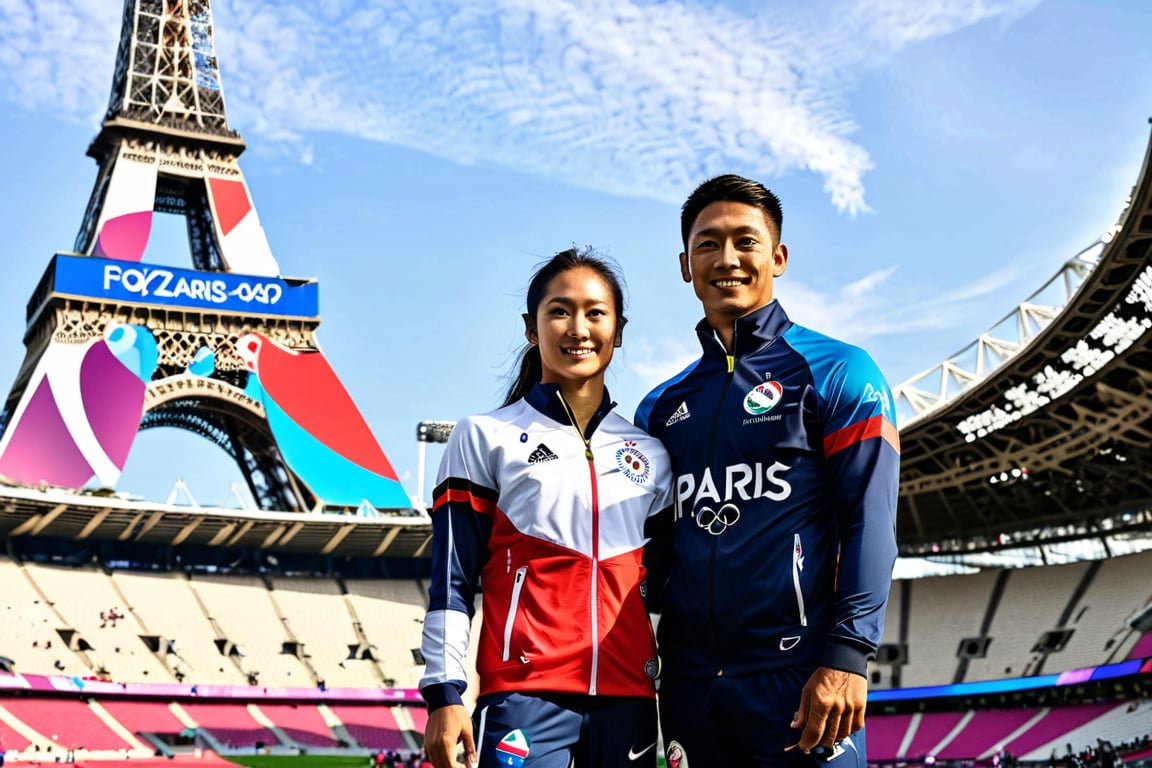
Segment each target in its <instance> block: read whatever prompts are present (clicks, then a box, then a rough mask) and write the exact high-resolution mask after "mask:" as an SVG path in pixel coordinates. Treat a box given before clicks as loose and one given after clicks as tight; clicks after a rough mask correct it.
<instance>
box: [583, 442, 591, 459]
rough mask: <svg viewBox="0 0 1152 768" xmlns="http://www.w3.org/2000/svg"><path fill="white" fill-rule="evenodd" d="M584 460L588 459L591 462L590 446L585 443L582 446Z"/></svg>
mask: <svg viewBox="0 0 1152 768" xmlns="http://www.w3.org/2000/svg"><path fill="white" fill-rule="evenodd" d="M584 458H586V459H588V461H592V446H590V445H588V444H587V443H585V445H584Z"/></svg>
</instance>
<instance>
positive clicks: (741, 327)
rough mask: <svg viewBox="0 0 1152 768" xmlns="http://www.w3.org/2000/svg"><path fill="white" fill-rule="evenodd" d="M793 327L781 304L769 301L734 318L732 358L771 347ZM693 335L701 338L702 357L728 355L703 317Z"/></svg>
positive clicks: (774, 300) (773, 300)
mask: <svg viewBox="0 0 1152 768" xmlns="http://www.w3.org/2000/svg"><path fill="white" fill-rule="evenodd" d="M791 327H792V321H791V320H789V319H788V314H787V313H786V312H785V311H784V307H782V306H780V302H778V301H777V300H776V299H772V301H770V302H768V303H767V304H765V305H764V306H762V307H760V308H759V309H757V310H753V311H752V312H749V313H748V314H747V315H744V316H743V317H740V318H737V319H736V329H735V333H734V334H733V336H732V355H733V357H741V356H742V355H746V354H748V353H750V352H755V351H756V350H758V349H760V348H761V347H764V346H766V345H768V344H771V343H772V342H773V341H775V340H776V339H777V338H779V337H780V336H782V335H783V334H784V332H785V331H787V330H788V329H789V328H791ZM696 335H697V336H698V337H699V338H700V346H702V347H703V348H704V355H705V356H711V355H719V356H721V357H724V356H727V354H728V353H727V352H726V351H725V350H724V345H723V344H721V343H720V337H719V336H717V335H716V331H715V330H713V328H712V326H711V325H709V324H708V319H707V318H705V319H703V320H701V321H700V322H699V323H697V324H696Z"/></svg>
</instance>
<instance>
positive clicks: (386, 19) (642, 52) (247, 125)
mask: <svg viewBox="0 0 1152 768" xmlns="http://www.w3.org/2000/svg"><path fill="white" fill-rule="evenodd" d="M1038 2H1039V0H843V2H841V3H839V4H831V5H823V6H821V7H820V8H811V7H810V6H809V5H808V4H802V3H795V4H791V5H789V6H788V7H787V9H784V8H782V7H781V6H775V5H773V6H769V7H764V8H760V9H758V10H757V11H756V12H755V13H754V14H753V13H750V12H749V11H748V10H747V9H746V8H745V9H744V10H736V9H733V8H729V7H726V6H725V5H723V4H721V3H705V2H651V1H650V0H486V1H485V2H479V0H387V2H385V0H368V2H363V1H361V0H357V1H355V2H354V1H353V0H299V1H298V2H295V3H288V2H283V3H275V4H270V3H259V4H258V3H249V2H241V0H219V1H218V2H217V3H216V4H215V6H214V13H215V16H216V26H217V34H216V41H217V49H218V52H219V54H220V59H221V61H222V66H223V80H224V85H225V94H226V97H227V99H228V104H229V110H230V114H231V117H232V122H233V123H234V124H235V126H236V127H239V128H241V129H242V130H243V131H244V132H245V133H246V134H248V135H252V134H258V135H260V136H261V137H262V138H264V139H271V140H275V141H280V142H284V144H285V146H288V147H292V148H294V149H296V150H298V151H299V152H300V156H301V158H302V159H304V160H307V157H308V151H307V145H308V142H309V136H310V135H311V134H313V133H314V132H317V131H332V132H339V133H344V134H350V135H355V136H358V137H363V138H366V139H370V140H376V141H383V142H390V143H395V144H400V145H404V146H408V147H412V148H416V149H419V150H422V151H425V152H428V153H431V154H434V155H437V156H440V157H444V158H447V159H449V160H452V161H456V162H462V163H476V162H483V163H485V164H489V165H497V166H503V167H507V168H511V169H515V170H518V171H521V172H526V173H532V174H537V175H542V176H547V177H550V178H555V179H559V180H563V181H566V182H568V183H571V184H573V185H578V186H584V187H589V188H594V189H598V190H601V191H605V192H609V193H614V194H620V195H627V196H635V197H646V198H655V199H661V200H668V201H673V202H678V201H679V199H680V198H681V197H682V196H683V194H684V191H685V190H686V189H689V188H690V187H691V186H692V185H693V184H694V183H696V182H698V181H700V180H701V179H703V178H705V177H707V176H708V175H712V174H715V173H719V172H722V171H727V170H735V171H738V172H744V173H747V174H749V175H752V176H755V177H759V178H765V179H770V178H773V177H778V176H780V175H784V174H788V173H794V172H811V173H815V174H817V175H819V176H820V177H821V178H822V179H823V182H824V188H825V190H826V191H827V193H828V195H829V197H830V199H831V201H832V203H833V204H834V205H835V206H836V207H837V208H838V209H839V210H841V211H846V212H849V213H856V212H859V211H863V210H867V203H866V201H865V185H864V178H865V175H866V174H867V172H868V171H869V169H870V168H871V167H872V162H871V160H870V158H869V155H868V152H867V151H866V149H865V148H864V147H862V146H860V145H859V144H858V143H856V142H854V141H853V139H852V136H853V134H854V132H855V130H856V125H855V123H854V121H853V117H852V115H851V114H850V112H849V111H848V108H847V101H848V97H849V96H850V94H851V90H852V88H853V79H854V73H855V72H858V71H860V69H861V68H862V67H870V66H880V65H882V64H883V62H884V61H885V60H886V59H888V58H889V57H891V56H892V55H893V54H894V53H895V52H896V51H898V50H900V49H901V48H903V47H905V46H907V45H909V44H913V43H917V42H921V41H924V40H928V39H930V38H933V37H938V36H940V35H945V34H948V33H950V32H952V31H955V30H957V29H960V28H962V27H966V26H970V25H972V24H976V23H979V22H982V21H985V20H987V19H994V18H999V19H1002V20H1010V19H1012V18H1014V17H1016V16H1018V15H1020V14H1021V13H1025V12H1027V11H1028V10H1030V9H1031V8H1032V7H1034V6H1035V5H1036V4H1037V3H1038ZM119 22H120V19H119V14H118V13H116V14H113V13H109V6H108V2H107V0H72V2H66V1H65V0H37V2H35V3H31V2H28V1H27V0H0V98H3V99H4V100H6V101H8V102H9V103H13V104H16V105H18V106H20V107H23V108H26V109H45V110H52V111H56V112H59V113H61V114H63V115H65V116H70V117H73V118H76V119H84V120H91V119H92V118H93V116H94V115H97V114H99V112H100V110H101V109H102V108H103V106H104V104H105V103H106V94H107V88H108V82H109V79H110V73H111V63H112V60H113V58H114V51H115V44H116V39H117V35H118V30H119Z"/></svg>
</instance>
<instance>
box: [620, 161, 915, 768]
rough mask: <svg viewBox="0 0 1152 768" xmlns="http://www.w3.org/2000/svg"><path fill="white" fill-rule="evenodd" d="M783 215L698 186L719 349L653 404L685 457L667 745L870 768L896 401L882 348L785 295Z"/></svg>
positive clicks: (714, 184)
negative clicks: (822, 326) (871, 665)
mask: <svg viewBox="0 0 1152 768" xmlns="http://www.w3.org/2000/svg"><path fill="white" fill-rule="evenodd" d="M782 218H783V217H782V214H781V209H780V201H779V199H778V198H777V197H776V196H775V195H774V194H772V193H771V192H769V191H768V190H767V189H765V188H764V186H763V185H762V184H760V183H758V182H755V181H752V180H750V179H745V178H742V177H740V176H735V175H726V176H719V177H716V178H714V179H710V180H708V181H706V182H704V183H703V184H701V185H700V186H699V187H697V188H696V190H695V191H693V192H692V194H691V195H690V196H689V197H688V199H687V201H686V202H685V203H684V206H683V208H682V211H681V220H680V223H681V235H682V238H683V244H684V251H683V252H682V253H681V254H680V271H681V276H682V277H683V279H684V281H685V282H688V283H691V284H692V286H693V288H694V290H695V293H696V296H697V298H698V299H699V300H700V302H701V304H702V305H703V309H704V319H703V320H702V321H701V322H700V323H699V324H697V326H696V333H697V335H698V337H699V340H700V343H701V345H702V347H703V350H702V355H701V357H700V359H699V360H697V361H696V362H695V363H693V364H692V365H691V366H689V367H688V368H687V369H685V370H684V371H683V372H681V373H680V374H678V375H677V376H676V377H675V378H673V379H671V380H670V381H668V382H666V383H665V384H662V385H660V386H659V387H657V388H656V389H655V390H654V391H653V392H652V393H651V394H650V395H649V396H648V397H647V398H645V400H644V402H643V403H641V406H640V409H639V410H638V412H637V415H636V424H637V426H639V427H641V428H643V429H645V430H647V431H649V432H650V433H651V434H652V435H654V436H656V437H659V438H660V439H661V440H662V441H663V442H664V445H665V447H666V448H667V449H668V452H669V454H671V457H672V463H673V466H675V468H676V505H675V509H674V510H669V511H668V514H667V516H666V520H665V524H664V525H663V526H661V527H660V528H659V530H657V529H656V528H653V533H654V536H653V543H652V544H651V545H650V547H649V549H650V554H649V559H648V564H649V566H650V575H649V605H650V607H651V608H653V609H656V608H658V607H661V606H662V609H663V610H662V613H661V619H660V625H659V641H660V642H659V644H660V656H661V661H662V662H663V665H662V672H661V683H660V685H661V688H660V720H661V725H662V726H663V734H664V739H665V745H666V747H665V748H666V750H667V752H668V757H669V763H671V762H673V759H674V757H675V755H676V754H677V753H678V754H679V757H680V759H681V760H682V761H685V762H687V763H688V764H690V765H691V766H692V768H709V767H710V766H725V767H732V768H735V767H737V766H738V767H739V768H746V767H747V768H753V767H755V768H762V767H763V766H783V765H810V764H811V759H810V758H809V757H807V756H806V754H809V755H813V756H823V757H824V758H825V759H828V758H829V757H831V756H836V755H839V754H841V753H844V758H843V759H837V760H835V761H834V764H835V765H837V766H851V765H853V764H854V763H855V764H858V765H860V766H863V765H864V764H865V752H864V748H863V747H864V744H863V733H862V730H861V729H862V728H863V726H864V708H865V703H866V696H867V689H868V683H867V678H866V676H865V675H866V673H867V663H868V660H869V659H870V658H872V657H873V656H874V655H875V652H876V648H877V645H878V644H879V641H880V636H881V630H882V628H883V623H884V608H885V605H886V603H887V600H888V590H889V587H890V584H891V580H892V566H893V564H894V563H895V560H896V540H895V523H896V499H897V481H898V479H899V477H898V476H899V455H900V452H899V441H898V438H897V433H896V428H895V427H894V426H893V419H894V413H893V408H894V405H893V400H892V395H891V392H890V391H889V389H888V385H887V384H886V383H885V381H884V377H883V376H882V375H881V373H880V370H879V369H878V368H877V366H876V364H875V363H874V362H873V361H872V359H871V358H870V357H869V356H868V355H867V353H865V352H864V351H863V350H861V349H858V348H856V347H852V346H850V345H848V344H845V343H843V342H840V341H837V340H835V339H831V338H828V337H827V336H823V335H821V334H818V333H815V332H813V331H811V330H808V329H807V328H803V327H801V326H799V325H796V324H794V323H793V322H792V321H791V320H790V319H789V318H788V316H787V314H785V312H784V309H783V308H782V306H781V305H780V303H779V302H778V301H777V300H776V299H775V298H774V296H773V285H774V280H775V278H777V277H780V276H781V275H783V274H784V270H785V267H786V266H787V263H788V249H787V247H786V246H785V245H784V244H783V243H782V242H781V241H780V233H781V223H782ZM665 573H667V574H668V576H667V579H664V578H663V574H665ZM850 736H851V738H849V737H850ZM797 747H798V749H796V748H797ZM803 753H806V754H803Z"/></svg>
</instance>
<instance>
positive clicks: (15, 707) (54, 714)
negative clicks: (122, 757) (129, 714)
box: [0, 699, 133, 750]
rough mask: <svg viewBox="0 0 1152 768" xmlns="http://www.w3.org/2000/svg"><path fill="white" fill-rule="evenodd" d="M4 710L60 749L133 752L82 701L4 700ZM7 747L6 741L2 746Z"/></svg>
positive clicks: (128, 745) (129, 745)
mask: <svg viewBox="0 0 1152 768" xmlns="http://www.w3.org/2000/svg"><path fill="white" fill-rule="evenodd" d="M0 701H2V703H3V704H4V707H5V708H6V709H7V710H8V711H9V712H11V713H12V714H14V715H15V716H16V717H18V718H19V719H20V721H21V722H23V723H24V724H25V725H27V726H28V727H30V728H32V729H33V730H35V731H37V732H39V733H40V734H41V735H43V736H45V737H47V738H49V739H51V740H52V741H54V742H56V743H57V744H59V745H60V746H62V747H66V748H84V749H87V750H122V749H130V748H132V746H133V745H132V744H129V743H127V742H126V741H124V740H123V739H122V738H120V737H119V736H117V735H116V733H115V732H113V731H112V729H111V728H109V727H108V726H107V724H105V723H104V721H103V720H101V719H100V718H99V717H97V716H96V714H95V713H94V712H93V711H92V708H91V707H89V706H88V705H87V704H86V703H84V702H82V701H69V700H63V701H53V700H46V699H4V700H0ZM4 743H5V744H6V745H7V743H8V741H7V740H5V742H4Z"/></svg>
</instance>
